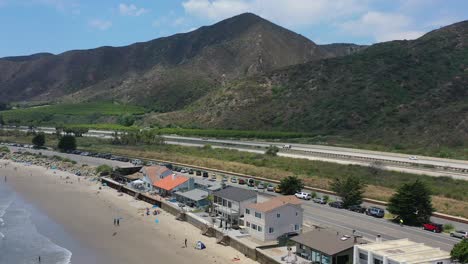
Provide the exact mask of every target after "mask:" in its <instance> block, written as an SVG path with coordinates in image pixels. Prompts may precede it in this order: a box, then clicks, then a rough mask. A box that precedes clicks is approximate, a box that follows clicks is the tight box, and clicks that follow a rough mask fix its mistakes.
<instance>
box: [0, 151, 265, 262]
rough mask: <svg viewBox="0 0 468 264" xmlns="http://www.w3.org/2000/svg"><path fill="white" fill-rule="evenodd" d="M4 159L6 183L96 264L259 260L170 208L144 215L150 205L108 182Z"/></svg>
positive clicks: (2, 171)
mask: <svg viewBox="0 0 468 264" xmlns="http://www.w3.org/2000/svg"><path fill="white" fill-rule="evenodd" d="M5 163H9V164H10V165H9V166H7V168H4V166H2V168H0V172H1V174H4V175H8V184H9V185H11V186H12V187H13V189H14V190H15V191H16V192H18V193H19V194H20V195H21V196H22V197H24V199H25V200H26V201H27V202H33V204H34V205H36V206H37V207H38V208H39V209H40V210H41V211H43V212H44V213H45V214H47V216H49V217H50V218H52V219H53V220H54V221H56V222H57V223H58V224H60V225H61V226H63V227H64V229H65V230H66V232H67V233H69V234H71V235H72V237H73V238H75V239H77V240H78V241H79V242H80V243H83V245H85V246H86V247H89V248H90V249H92V250H93V251H95V252H97V253H98V254H97V262H96V263H100V264H101V263H104V264H105V263H122V264H123V263H148V262H149V261H154V262H159V263H186V262H188V260H189V261H190V262H191V263H193V264H198V263H200V264H202V263H203V264H205V263H232V259H233V258H236V257H237V258H240V259H241V260H240V261H236V263H257V262H255V261H253V260H251V259H248V258H246V257H244V256H243V254H242V253H240V252H238V251H236V250H235V249H233V248H230V247H226V246H222V245H219V244H216V239H215V238H209V237H205V236H203V235H202V234H201V232H200V230H198V229H197V228H195V227H193V226H191V225H190V224H189V223H186V222H178V221H177V220H175V217H174V216H172V215H171V214H169V213H167V212H164V211H162V213H161V214H160V215H158V216H157V219H158V223H156V222H155V218H156V217H155V216H141V215H140V212H139V209H140V210H141V209H144V208H146V207H150V208H151V205H150V204H147V203H145V202H143V201H136V200H134V199H133V197H130V196H128V195H125V194H123V195H122V196H119V195H118V193H117V191H116V190H113V189H111V188H109V187H102V189H101V190H99V186H100V184H97V182H91V181H89V180H88V179H85V178H84V177H79V176H75V175H72V174H70V173H66V172H63V171H57V170H48V169H46V168H43V167H39V166H25V165H23V164H19V163H14V162H12V161H9V160H0V164H2V165H3V164H5ZM14 167H16V168H17V169H16V170H15V169H14ZM60 176H62V177H61V178H60ZM67 177H68V179H67ZM115 217H121V218H122V220H121V222H120V226H118V227H116V226H114V225H113V223H112V221H113V218H115ZM185 239H187V240H188V247H187V248H185V247H184V240H185ZM198 240H200V241H202V242H203V243H205V245H206V246H207V248H206V249H205V250H195V249H194V248H193V245H195V243H196V242H197V241H198ZM73 253H74V252H72V254H73ZM72 263H73V264H75V263H78V262H73V255H72Z"/></svg>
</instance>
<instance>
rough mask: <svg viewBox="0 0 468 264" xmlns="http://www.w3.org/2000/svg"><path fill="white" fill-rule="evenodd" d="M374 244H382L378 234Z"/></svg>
mask: <svg viewBox="0 0 468 264" xmlns="http://www.w3.org/2000/svg"><path fill="white" fill-rule="evenodd" d="M375 242H377V243H382V236H380V234H378V235H377V237H376V238H375Z"/></svg>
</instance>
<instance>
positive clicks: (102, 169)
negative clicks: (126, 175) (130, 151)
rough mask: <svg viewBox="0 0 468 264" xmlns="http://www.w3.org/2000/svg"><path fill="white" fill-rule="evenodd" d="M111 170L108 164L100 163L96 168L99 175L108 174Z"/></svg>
mask: <svg viewBox="0 0 468 264" xmlns="http://www.w3.org/2000/svg"><path fill="white" fill-rule="evenodd" d="M111 172H112V167H111V166H109V165H100V166H98V167H97V168H96V173H97V174H100V175H109V174H110V173H111Z"/></svg>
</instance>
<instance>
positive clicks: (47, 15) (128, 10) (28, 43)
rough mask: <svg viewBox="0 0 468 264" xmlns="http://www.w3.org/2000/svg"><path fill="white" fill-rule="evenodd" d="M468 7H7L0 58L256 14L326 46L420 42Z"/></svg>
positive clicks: (210, 2)
mask: <svg viewBox="0 0 468 264" xmlns="http://www.w3.org/2000/svg"><path fill="white" fill-rule="evenodd" d="M467 10H468V1H467V0H445V1H444V0H406V1H403V0H136V1H131V0H120V1H114V0H0V25H1V26H0V34H1V36H2V39H1V41H0V57H4V56H14V55H26V54H32V53H37V52H51V53H55V54H57V53H61V52H64V51H67V50H71V49H88V48H94V47H98V46H103V45H109V46H123V45H127V44H131V43H134V42H141V41H147V40H151V39H155V38H159V37H163V36H169V35H172V34H175V33H180V32H188V31H190V30H193V29H196V28H198V27H200V26H203V25H209V24H213V23H215V22H217V21H219V20H222V19H224V18H228V17H231V16H233V15H236V14H240V13H243V12H253V13H256V14H258V15H260V16H262V17H264V18H266V19H268V20H271V21H273V22H275V23H277V24H279V25H281V26H284V27H286V28H288V29H291V30H293V31H295V32H298V33H300V34H302V35H304V36H306V37H307V38H309V39H311V40H313V41H315V42H316V43H319V44H324V43H333V42H352V43H358V44H371V43H376V42H381V41H388V40H394V39H414V38H417V37H419V36H421V35H422V34H424V33H426V32H428V31H430V30H433V29H436V28H439V27H441V26H444V25H448V24H451V23H454V22H457V21H461V20H467V19H468V11H467Z"/></svg>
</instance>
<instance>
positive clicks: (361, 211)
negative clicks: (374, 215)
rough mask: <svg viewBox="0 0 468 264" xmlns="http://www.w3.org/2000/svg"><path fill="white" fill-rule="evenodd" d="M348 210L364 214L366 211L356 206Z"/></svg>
mask: <svg viewBox="0 0 468 264" xmlns="http://www.w3.org/2000/svg"><path fill="white" fill-rule="evenodd" d="M348 210H350V211H353V212H357V213H361V214H363V213H364V212H365V211H366V208H365V207H362V206H360V205H357V204H356V205H351V206H350V207H348Z"/></svg>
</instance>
